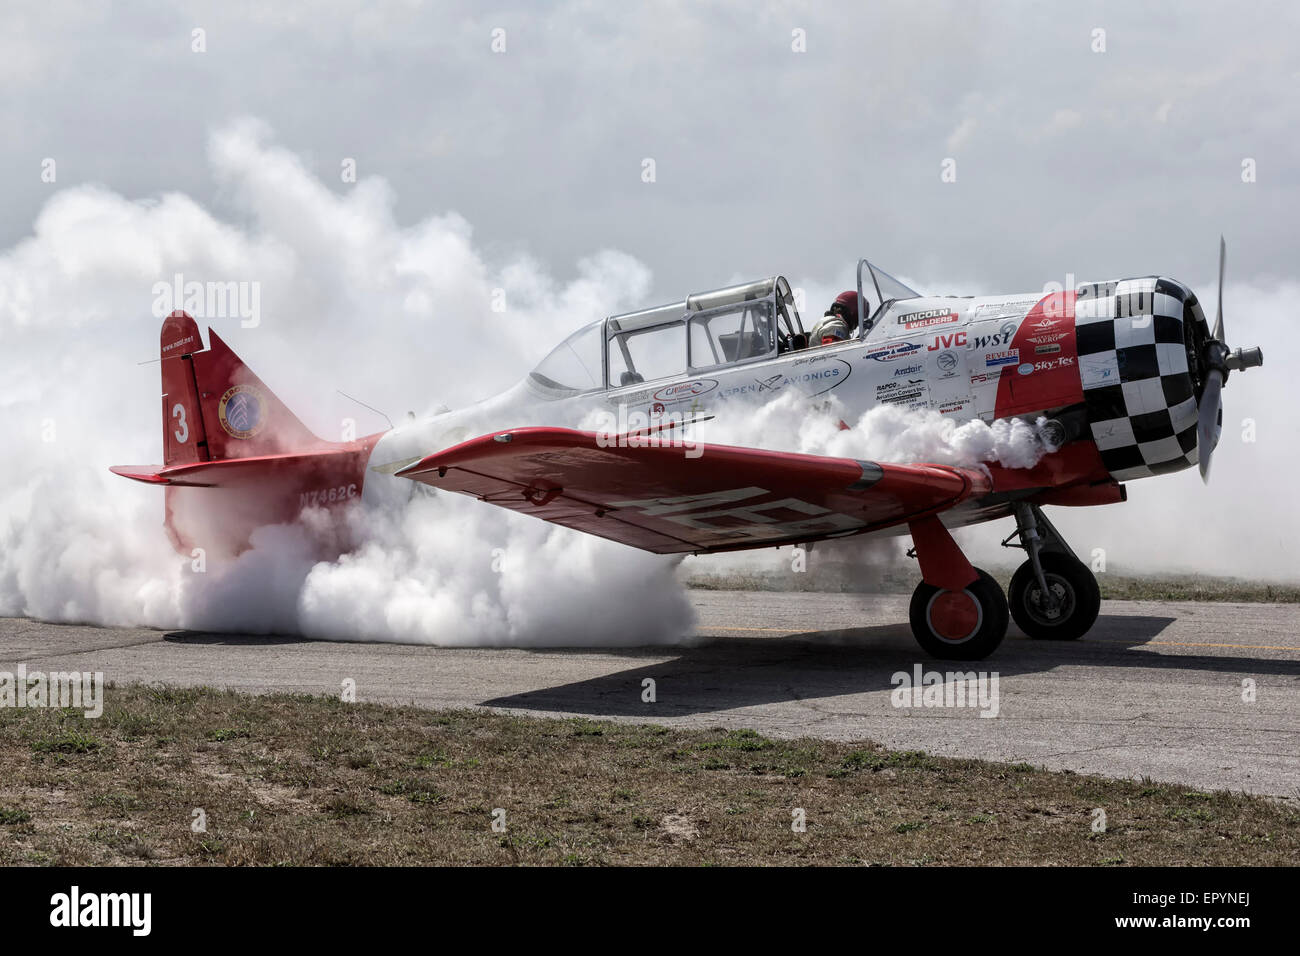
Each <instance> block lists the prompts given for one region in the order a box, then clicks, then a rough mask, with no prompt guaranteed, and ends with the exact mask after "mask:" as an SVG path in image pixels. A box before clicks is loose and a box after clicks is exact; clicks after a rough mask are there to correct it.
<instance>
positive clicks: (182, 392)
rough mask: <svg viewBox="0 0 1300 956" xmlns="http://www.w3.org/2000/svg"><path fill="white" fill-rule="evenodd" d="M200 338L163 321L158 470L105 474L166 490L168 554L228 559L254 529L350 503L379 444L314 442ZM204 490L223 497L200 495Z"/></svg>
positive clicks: (372, 438)
mask: <svg viewBox="0 0 1300 956" xmlns="http://www.w3.org/2000/svg"><path fill="white" fill-rule="evenodd" d="M208 336H209V338H210V347H209V348H207V349H204V348H203V338H202V336H201V335H200V333H199V327H198V325H197V324H196V323H195V321H194V320H193V319H192V318H190V316H189V315H187V314H186V313H184V312H173V313H172V314H171V315H169V316H168V317H167V318H166V320H164V322H163V327H162V338H161V341H160V349H161V355H162V391H163V395H162V412H163V464H162V465H133V466H129V465H119V466H115V467H114V468H113V469H112V471H114V472H116V473H117V474H119V475H122V476H123V477H126V478H131V479H134V480H135V481H142V482H145V483H147V484H153V485H164V486H166V498H167V502H166V510H167V519H166V525H167V530H168V532H169V534H170V535H171V539H172V542H173V543H174V544H175V545H176V546H177V548H178V549H181V550H186V549H188V548H190V547H191V546H201V547H204V548H212V549H215V550H216V551H217V552H218V553H228V554H236V553H238V552H239V551H241V550H243V549H244V548H245V547H247V546H248V536H249V535H250V534H251V532H252V531H253V529H255V528H257V527H259V526H260V525H264V524H275V523H279V522H283V521H290V520H292V519H293V518H294V517H296V516H297V514H298V512H299V511H301V510H302V509H303V508H306V507H316V506H320V507H326V508H332V507H334V506H335V505H342V504H346V503H347V502H349V501H352V500H354V499H356V498H358V497H359V496H360V494H361V488H362V485H363V483H364V481H365V471H366V463H367V461H368V459H369V457H370V451H371V449H372V448H373V447H374V445H375V442H376V441H378V440H379V437H380V436H379V435H378V434H375V435H368V436H366V437H364V438H360V439H356V440H354V441H346V442H327V441H323V440H321V439H320V438H317V437H316V436H315V435H313V434H312V433H311V431H310V430H309V429H308V428H307V426H306V425H304V424H303V423H302V422H301V421H299V420H298V417H297V416H296V415H294V413H293V412H291V411H289V409H288V407H287V406H286V405H285V404H284V403H283V402H281V401H280V399H278V398H277V397H276V396H275V393H273V392H272V391H271V390H270V389H269V388H267V387H266V385H265V384H264V383H263V382H262V380H261V379H260V378H258V377H257V376H256V375H254V374H253V372H252V371H251V370H250V369H249V368H248V366H247V365H245V364H244V363H243V362H242V361H240V359H239V356H237V355H236V354H235V353H234V352H232V351H231V349H230V346H228V345H226V343H225V342H223V341H222V340H221V337H220V336H219V335H217V333H216V332H214V331H212V330H211V329H209V330H208ZM210 488H218V489H222V493H221V494H219V495H218V496H217V497H212V496H211V493H209V492H205V491H203V490H199V489H210ZM196 494H197V495H198V496H199V497H193V496H194V495H196Z"/></svg>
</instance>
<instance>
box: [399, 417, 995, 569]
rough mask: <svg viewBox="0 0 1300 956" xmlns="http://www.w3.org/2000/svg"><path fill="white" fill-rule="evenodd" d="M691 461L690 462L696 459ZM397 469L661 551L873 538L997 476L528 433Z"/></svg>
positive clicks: (551, 431) (986, 486) (985, 486)
mask: <svg viewBox="0 0 1300 956" xmlns="http://www.w3.org/2000/svg"><path fill="white" fill-rule="evenodd" d="M692 456H693V457H692ZM397 474H398V475H400V476H402V477H405V478H410V479H412V480H414V481H420V482H423V483H424V484H427V485H430V486H431V487H434V488H441V489H444V490H447V491H455V492H458V493H460V494H464V495H470V496H472V497H475V498H478V499H479V500H480V501H486V502H488V503H490V504H494V505H498V506H499V507H502V508H509V509H511V510H512V511H520V512H523V513H525V514H530V515H533V516H534V517H537V518H541V519H543V520H545V521H550V522H553V523H555V524H560V525H564V526H565V527H569V528H575V529H577V530H579V531H585V532H587V533H588V534H594V535H598V536H599V537H602V538H609V539H610V540H613V541H618V542H621V543H623V544H627V545H631V546H633V547H636V548H642V549H644V550H646V551H653V552H655V553H658V554H679V553H686V552H695V553H705V552H714V551H735V550H741V549H745V548H755V547H762V546H776V545H780V544H790V543H800V542H808V541H816V540H819V539H822V538H834V537H842V536H847V535H852V534H859V533H861V532H864V531H874V530H878V529H880V528H887V527H890V526H891V525H898V524H903V523H905V522H908V521H914V520H917V519H919V518H923V517H927V516H929V515H932V514H936V513H938V512H940V511H944V510H946V509H948V508H951V507H953V506H954V505H957V504H959V503H960V502H962V501H964V500H966V499H967V498H969V497H971V496H972V495H983V494H987V493H988V492H989V491H990V490H991V487H992V482H991V480H990V477H989V475H988V474H987V473H986V472H985V471H983V470H979V469H974V468H959V467H954V466H950V465H930V464H916V465H911V464H909V465H898V464H883V463H881V464H877V463H875V462H869V461H857V460H855V459H852V458H828V457H823V456H819V455H800V454H792V453H789V452H778V451H764V450H761V449H756V448H737V447H732V446H728V445H707V444H702V443H700V444H695V445H693V446H692V449H691V455H688V454H687V449H685V448H683V447H682V444H681V443H680V441H677V442H674V441H672V440H670V439H661V438H659V437H657V436H651V437H637V436H633V437H629V436H626V435H624V436H613V437H610V436H600V437H599V438H598V436H597V435H596V433H594V432H580V431H572V430H570V429H565V428H519V429H513V430H511V431H506V432H497V433H494V434H490V435H483V436H482V437H479V438H474V439H471V440H470V441H467V442H464V443H462V444H460V445H456V446H454V447H452V448H448V449H446V450H444V451H440V452H436V453H434V454H432V455H429V456H427V457H425V458H423V459H421V460H420V461H418V462H416V463H414V464H411V465H407V466H406V467H405V468H402V469H400V470H399V471H397Z"/></svg>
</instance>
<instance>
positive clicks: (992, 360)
mask: <svg viewBox="0 0 1300 956" xmlns="http://www.w3.org/2000/svg"><path fill="white" fill-rule="evenodd" d="M1019 361H1020V350H1019V349H1003V350H1002V351H1000V352H990V353H989V354H988V355H986V356H984V367H985V368H998V367H999V366H1002V365H1015V364H1016V363H1017V362H1019Z"/></svg>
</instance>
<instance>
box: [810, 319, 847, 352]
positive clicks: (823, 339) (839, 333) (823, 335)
mask: <svg viewBox="0 0 1300 956" xmlns="http://www.w3.org/2000/svg"><path fill="white" fill-rule="evenodd" d="M848 337H849V324H848V323H847V322H845V321H844V319H842V318H841V317H840V316H838V315H832V314H831V313H829V312H827V313H826V317H825V318H824V319H822V320H821V321H820V322H818V323H817V326H816V327H815V328H814V329H813V344H814V345H830V344H832V343H834V342H843V341H844V340H845V339H847V338H848Z"/></svg>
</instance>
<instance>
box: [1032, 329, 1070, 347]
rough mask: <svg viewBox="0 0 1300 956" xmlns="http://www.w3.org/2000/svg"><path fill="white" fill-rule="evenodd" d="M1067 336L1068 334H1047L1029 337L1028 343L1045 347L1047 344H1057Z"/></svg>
mask: <svg viewBox="0 0 1300 956" xmlns="http://www.w3.org/2000/svg"><path fill="white" fill-rule="evenodd" d="M1069 334H1070V333H1069V332H1049V333H1048V334H1046V335H1031V336H1029V341H1030V342H1033V343H1034V344H1035V345H1047V344H1048V343H1049V342H1059V341H1061V339H1063V338H1065V337H1066V336H1067V335H1069Z"/></svg>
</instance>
